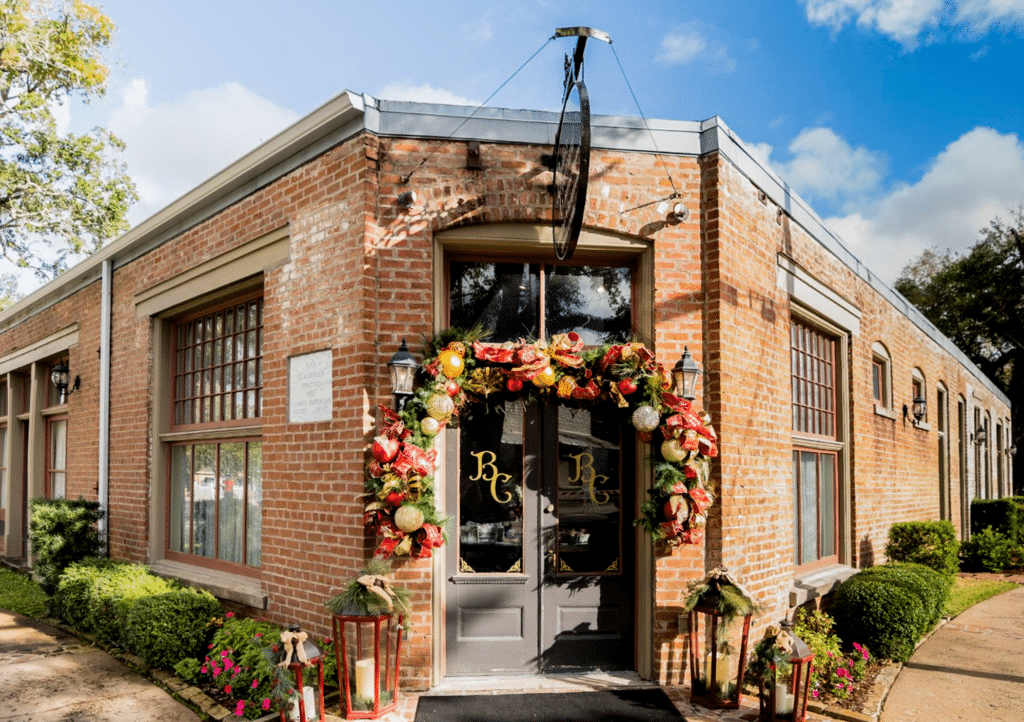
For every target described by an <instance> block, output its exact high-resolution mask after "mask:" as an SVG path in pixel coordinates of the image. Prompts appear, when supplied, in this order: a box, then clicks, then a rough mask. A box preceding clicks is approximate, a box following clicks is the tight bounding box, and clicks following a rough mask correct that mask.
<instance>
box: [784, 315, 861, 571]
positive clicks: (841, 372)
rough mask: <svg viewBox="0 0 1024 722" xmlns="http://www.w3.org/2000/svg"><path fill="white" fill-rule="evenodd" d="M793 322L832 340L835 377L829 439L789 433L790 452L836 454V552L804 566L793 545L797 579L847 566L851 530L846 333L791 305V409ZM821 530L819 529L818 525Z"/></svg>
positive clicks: (795, 481) (794, 485)
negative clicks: (831, 429)
mask: <svg viewBox="0 0 1024 722" xmlns="http://www.w3.org/2000/svg"><path fill="white" fill-rule="evenodd" d="M794 323H798V324H802V325H804V326H808V327H810V328H811V329H812V330H814V331H816V332H817V333H819V334H824V335H826V336H829V337H831V340H832V341H833V349H834V362H833V365H832V368H833V378H834V382H835V385H834V390H833V394H834V412H835V413H834V418H835V426H834V429H833V434H832V435H831V436H825V435H814V434H810V433H806V432H800V431H797V430H796V429H793V430H792V432H791V433H792V447H791V448H792V451H798V450H800V451H809V452H814V453H819V454H821V453H827V454H835V477H836V479H835V487H834V489H835V535H836V539H835V553H834V554H831V555H828V556H827V557H824V558H820V559H815V560H813V561H810V562H806V563H804V564H799V563H797V562H798V560H799V556H798V553H799V552H798V549H797V548H796V547H795V546H794V549H793V556H792V557H791V558H792V559H793V560H794V566H795V573H796V576H797V577H798V578H799V577H801V576H804V575H806V574H807V573H809V572H813V571H814V570H817V569H820V568H823V567H828V566H831V565H835V564H850V563H851V562H852V544H851V542H850V538H849V530H850V529H851V523H852V519H851V502H850V500H851V493H852V491H851V487H850V478H851V477H850V426H849V413H848V408H849V406H848V404H849V389H850V385H849V383H850V382H849V348H850V342H851V341H850V335H849V331H847V330H846V329H843V328H841V327H839V326H837V325H835V324H834V323H831V322H829V321H828V320H827V319H825V318H822V317H821V316H820V315H818V314H817V313H815V312H814V311H813V310H811V309H809V308H805V307H804V306H802V305H800V304H798V303H796V302H795V299H794V302H793V303H792V305H791V317H790V326H791V328H790V332H789V334H788V339H789V344H790V364H791V368H790V379H791V392H790V404H791V406H792V402H793V398H792V379H793V374H792V359H793V351H792V339H793V331H792V325H793V324H794ZM797 482H798V479H797V478H796V477H795V476H794V478H793V479H792V482H791V483H792V486H791V489H792V493H793V495H794V507H793V508H794V516H793V523H794V525H796V524H797V523H798V519H799V517H798V516H797V513H798V506H797V501H796V495H797V493H798V491H799V489H798V487H797ZM819 530H820V526H819ZM795 539H796V532H794V544H795V543H796V541H795Z"/></svg>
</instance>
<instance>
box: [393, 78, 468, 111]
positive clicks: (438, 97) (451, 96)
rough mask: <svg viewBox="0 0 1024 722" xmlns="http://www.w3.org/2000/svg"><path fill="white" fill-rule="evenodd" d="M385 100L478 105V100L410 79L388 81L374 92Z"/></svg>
mask: <svg viewBox="0 0 1024 722" xmlns="http://www.w3.org/2000/svg"><path fill="white" fill-rule="evenodd" d="M376 95H377V97H378V98H381V99H386V100H408V101H412V102H416V103H437V104H439V105H472V106H474V107H475V106H477V105H480V101H479V100H470V99H469V98H466V97H465V96H462V95H459V94H457V93H453V92H451V91H450V90H445V89H444V88H435V87H434V86H433V85H431V84H430V83H420V84H419V85H415V84H414V83H412V82H411V81H405V82H396V83H388V84H387V85H385V86H384V87H383V88H381V89H380V90H379V91H378V92H377V93H376Z"/></svg>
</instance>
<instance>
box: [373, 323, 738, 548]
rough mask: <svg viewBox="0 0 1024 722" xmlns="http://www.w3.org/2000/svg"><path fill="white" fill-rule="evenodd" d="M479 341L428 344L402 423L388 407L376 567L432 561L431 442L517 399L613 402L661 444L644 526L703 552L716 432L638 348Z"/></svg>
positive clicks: (563, 340)
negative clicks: (470, 409)
mask: <svg viewBox="0 0 1024 722" xmlns="http://www.w3.org/2000/svg"><path fill="white" fill-rule="evenodd" d="M482 337H483V333H482V332H481V331H480V330H479V329H474V330H471V331H461V330H458V329H450V330H448V331H445V332H443V333H441V334H438V335H437V336H436V337H434V338H433V339H431V340H430V341H429V342H428V343H427V347H426V350H425V359H424V364H423V369H422V376H423V378H424V383H422V384H421V385H420V388H419V389H418V390H417V391H416V393H415V395H414V396H413V397H412V398H411V399H410V400H409V401H408V402H407V403H406V405H405V407H404V409H403V410H402V411H401V412H400V413H396V412H394V411H392V410H391V409H388V408H386V407H384V406H381V407H380V408H381V411H382V412H383V414H384V420H385V428H384V429H383V431H382V433H381V434H380V435H379V436H377V437H376V438H375V439H374V440H373V444H372V449H371V453H372V456H373V459H372V461H371V462H370V463H369V465H368V466H367V473H366V492H367V496H369V497H370V499H371V500H370V502H369V504H367V506H366V510H365V515H364V520H365V522H366V524H367V525H368V526H370V527H371V528H372V529H373V530H374V532H375V533H376V534H377V536H379V537H382V540H381V541H380V543H379V545H378V547H377V550H376V552H375V553H374V556H375V557H378V558H381V559H387V558H388V557H390V556H392V555H404V554H408V555H410V556H411V557H413V558H415V559H420V558H426V557H429V556H431V554H432V550H433V549H436V548H438V547H440V546H441V545H442V544H443V543H444V535H443V531H442V527H443V526H444V520H443V519H441V518H440V517H439V515H438V513H437V510H436V506H435V500H434V487H433V481H434V479H433V474H434V471H435V464H436V457H437V452H436V450H434V449H433V445H434V437H435V436H437V434H438V433H440V432H441V430H442V429H444V428H445V427H446V426H447V425H448V424H451V423H453V420H454V419H457V418H458V414H459V411H460V409H462V408H463V407H465V405H466V404H470V403H479V402H500V401H504V400H508V399H514V398H523V399H524V400H531V399H532V400H545V399H551V398H553V399H556V400H557V401H558V402H559V403H562V404H567V405H570V406H574V407H577V408H579V407H584V406H589V405H593V404H595V403H597V402H598V401H602V400H611V401H613V402H614V403H615V404H616V405H617V406H618V407H619V408H620V409H622V410H623V413H624V414H625V415H626V416H627V418H628V420H629V423H631V424H632V425H633V427H634V428H635V429H636V430H637V435H638V437H639V438H640V439H641V440H642V441H644V442H647V443H652V442H656V441H660V443H657V444H655V448H656V457H657V460H656V462H655V465H654V488H653V489H651V490H650V491H649V492H648V493H649V495H650V498H648V499H647V500H646V501H645V502H644V503H643V505H642V506H641V508H640V516H639V518H638V519H637V520H636V522H635V523H636V524H637V525H638V526H641V527H643V528H644V529H646V530H647V532H648V533H649V534H650V535H651V537H652V538H653V539H655V540H658V539H664V540H666V541H668V542H669V543H670V544H672V545H678V544H699V543H700V542H701V541H702V540H703V538H704V524H705V521H706V518H707V516H706V515H707V510H708V508H709V507H710V506H711V504H712V503H713V502H714V499H715V496H714V494H713V493H712V491H711V488H710V466H711V458H712V457H715V456H717V455H718V444H717V437H716V436H715V431H714V429H713V428H712V427H711V425H710V418H709V417H708V416H707V415H704V416H701V415H700V414H698V413H697V411H696V410H695V409H694V408H693V407H692V405H691V403H690V402H689V401H687V400H686V399H681V398H679V397H678V396H676V395H674V394H671V393H669V389H670V388H672V375H671V374H670V373H669V372H668V371H667V370H666V369H665V367H664V366H663V365H662V364H661V363H659V362H658V361H657V360H656V359H655V355H654V352H653V351H651V350H650V349H648V348H647V347H645V346H644V345H643V344H641V343H625V344H615V345H605V346H602V347H600V348H596V349H591V350H588V351H584V343H583V340H582V339H581V338H580V337H579V336H578V335H577V334H575V333H568V334H559V335H556V336H555V337H553V338H552V339H551V340H550V341H543V340H542V341H536V342H527V341H520V342H518V343H506V344H503V345H501V346H493V345H486V344H483V343H481V338H482Z"/></svg>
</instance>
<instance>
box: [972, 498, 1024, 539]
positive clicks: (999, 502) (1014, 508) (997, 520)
mask: <svg viewBox="0 0 1024 722" xmlns="http://www.w3.org/2000/svg"><path fill="white" fill-rule="evenodd" d="M988 527H992V530H993V531H995V532H997V533H999V534H1002V535H1003V536H1005V537H1006V538H1007V539H1008V540H1009V541H1010V544H1011V545H1017V544H1024V498H1022V497H1019V496H1013V497H1007V498H1003V499H975V500H974V501H972V502H971V534H972V535H974V534H978V533H981V532H982V531H984V530H985V529H987V528H988Z"/></svg>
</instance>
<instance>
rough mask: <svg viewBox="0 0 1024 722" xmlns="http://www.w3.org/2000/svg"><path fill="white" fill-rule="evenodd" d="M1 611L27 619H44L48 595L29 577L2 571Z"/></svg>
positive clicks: (0, 582)
mask: <svg viewBox="0 0 1024 722" xmlns="http://www.w3.org/2000/svg"><path fill="white" fill-rule="evenodd" d="M0 609H6V610H7V611H9V612H15V613H16V614H22V615H24V616H26V617H37V618H38V617H42V616H44V615H45V614H46V594H45V593H44V592H43V590H42V588H41V587H40V586H39V585H38V584H37V583H36V582H35V581H33V580H32V579H31V578H29V577H28V576H26V575H24V574H18V573H17V572H12V571H10V570H9V569H0Z"/></svg>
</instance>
